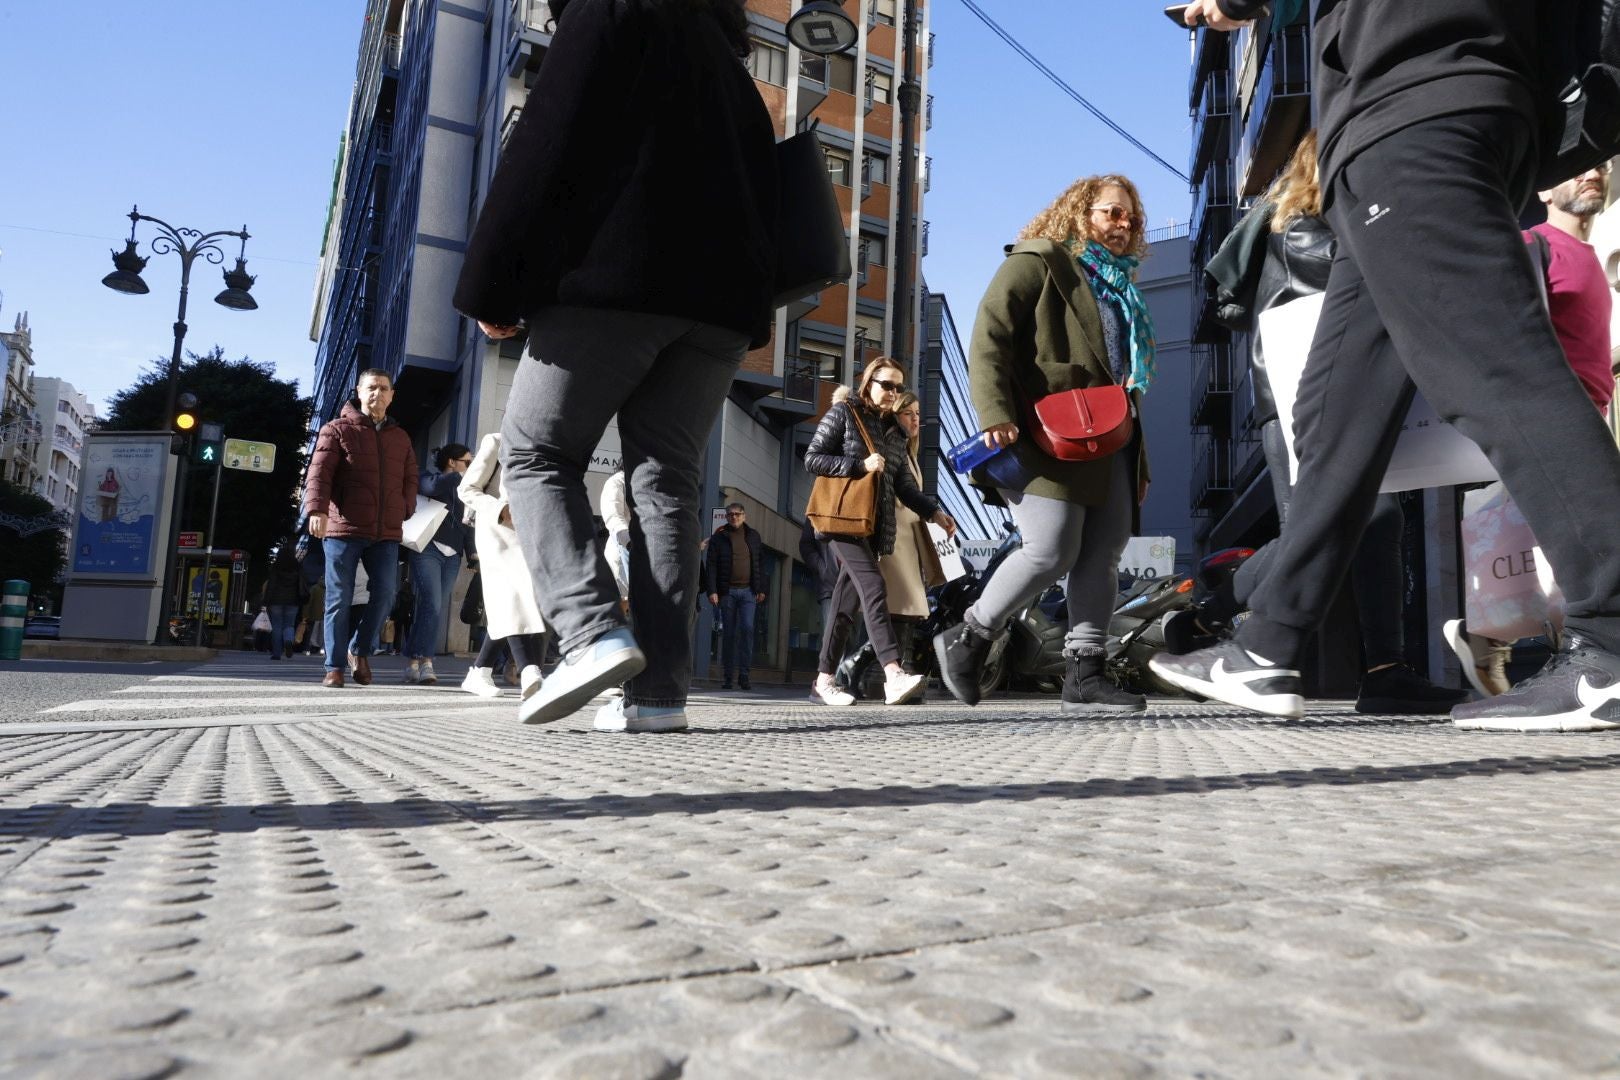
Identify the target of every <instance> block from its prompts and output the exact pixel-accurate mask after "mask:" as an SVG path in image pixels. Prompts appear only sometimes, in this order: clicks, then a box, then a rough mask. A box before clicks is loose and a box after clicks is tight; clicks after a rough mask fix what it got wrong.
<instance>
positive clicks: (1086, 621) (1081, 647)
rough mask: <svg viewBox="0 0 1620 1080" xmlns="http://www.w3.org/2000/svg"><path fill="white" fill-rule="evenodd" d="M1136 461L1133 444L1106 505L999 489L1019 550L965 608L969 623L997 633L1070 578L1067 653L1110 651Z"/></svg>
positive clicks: (1121, 459)
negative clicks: (1019, 538) (1110, 627)
mask: <svg viewBox="0 0 1620 1080" xmlns="http://www.w3.org/2000/svg"><path fill="white" fill-rule="evenodd" d="M1135 461H1136V444H1135V442H1132V443H1131V444H1130V445H1129V446H1127V447H1126V448H1125V449H1124V450H1121V451H1120V452H1119V453H1117V454H1115V455H1114V474H1113V477H1112V482H1111V483H1110V484H1109V488H1108V501H1107V502H1106V503H1104V504H1103V505H1102V506H1081V505H1080V504H1079V503H1072V502H1065V501H1063V500H1061V499H1047V498H1042V497H1041V496H1039V495H1025V494H1023V493H1022V492H1016V491H1011V492H1009V491H1004V492H1002V495H1003V496H1005V497H1006V499H1007V503H1008V505H1010V506H1011V507H1012V516H1013V521H1014V522H1015V523H1016V524H1017V525H1018V531H1019V532H1020V533H1022V534H1023V537H1024V546H1023V547H1021V548H1019V549H1018V550H1017V551H1015V552H1013V553H1012V554H1011V555H1009V556H1007V558H1006V559H1004V560H1002V563H1001V565H1000V566H999V567H997V568H996V572H995V573H994V574H992V575H991V577H990V580H989V582H988V583H986V584H985V587H984V592H983V593H981V594H980V595H979V599H978V600H977V601H976V602H975V603H974V605H973V606H972V607H971V608H969V609H968V613H967V617H968V619H969V620H971V621H972V623H973V624H974V625H975V626H977V627H978V628H979V629H981V630H986V631H990V632H991V633H996V634H999V633H1000V632H1001V630H1002V628H1003V627H1004V626H1006V624H1007V620H1008V619H1010V618H1012V616H1013V614H1014V613H1015V612H1017V611H1019V610H1020V609H1022V608H1023V607H1024V606H1025V605H1027V604H1029V603H1031V602H1033V601H1034V600H1035V598H1036V597H1038V596H1040V595H1041V593H1043V592H1045V591H1046V588H1047V586H1049V585H1051V584H1052V583H1053V582H1055V581H1057V580H1058V578H1060V577H1063V576H1064V575H1067V576H1068V580H1067V581H1066V582H1065V583H1064V586H1063V588H1064V594H1065V596H1066V598H1067V602H1068V608H1069V633H1068V636H1067V637H1066V638H1065V639H1064V642H1063V648H1064V651H1065V652H1067V653H1069V654H1071V655H1086V654H1092V655H1095V654H1096V653H1098V652H1100V651H1101V650H1103V649H1105V648H1107V641H1108V621H1109V619H1110V618H1111V617H1112V615H1113V613H1114V602H1115V600H1116V599H1117V598H1118V596H1119V558H1120V556H1121V555H1123V554H1124V553H1125V543H1126V541H1128V540H1129V539H1130V538H1131V502H1132V500H1133V499H1135V497H1136V470H1135V468H1134V465H1135Z"/></svg>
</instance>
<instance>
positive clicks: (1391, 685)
mask: <svg viewBox="0 0 1620 1080" xmlns="http://www.w3.org/2000/svg"><path fill="white" fill-rule="evenodd" d="M1467 699H1468V691H1466V690H1452V689H1450V688H1448V687H1444V686H1436V685H1434V683H1432V682H1430V681H1429V680H1428V679H1426V678H1424V677H1423V676H1422V675H1419V674H1418V673H1417V672H1416V671H1413V670H1412V669H1411V668H1409V667H1407V666H1406V665H1405V664H1395V665H1394V666H1392V667H1387V668H1379V669H1378V670H1377V671H1369V672H1368V673H1367V674H1365V675H1363V676H1362V677H1361V691H1360V693H1358V694H1357V695H1356V712H1358V713H1386V714H1393V715H1397V716H1433V715H1437V714H1439V713H1446V712H1450V711H1451V707H1452V706H1453V705H1460V704H1462V702H1464V701H1466V700H1467Z"/></svg>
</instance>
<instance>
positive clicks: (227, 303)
mask: <svg viewBox="0 0 1620 1080" xmlns="http://www.w3.org/2000/svg"><path fill="white" fill-rule="evenodd" d="M143 221H146V222H150V223H151V224H152V226H153V227H154V228H155V229H156V230H157V235H156V236H154V237H152V240H151V248H152V253H153V254H155V255H167V254H169V253H170V252H173V253H174V254H176V255H178V256H180V307H179V310H178V312H177V313H176V315H175V317H174V352H173V354H172V355H171V356H170V357H169V373H168V378H167V389H166V397H165V400H164V403H163V418H164V423H169V422H170V421H171V419H172V418H173V416H174V406H175V396H176V394H177V392H178V387H179V382H180V352H181V343H182V342H183V341H184V340H185V337H186V297H187V295H188V294H189V293H190V291H191V264H192V263H193V262H195V261H196V259H197V257H198V256H199V255H200V256H202V258H203V259H205V260H207V261H208V262H211V263H213V264H214V265H215V266H220V265H223V264H224V262H225V252H224V251H223V250H221V248H220V246H219V245H220V241H221V240H222V239H223V238H225V237H227V236H233V237H235V238H237V239H238V240H240V241H241V242H242V246H241V249H240V250H239V252H238V254H237V256H236V267H235V269H232V270H226V271H224V277H225V289H224V290H223V291H222V292H221V293H220V294H219V295H218V296H216V297H214V302H215V303H217V304H219V305H220V306H221V307H226V308H229V309H231V310H232V311H252V310H254V309H255V308H257V307H258V306H259V304H258V301H256V300H254V299H253V297H252V296H251V295H249V293H248V290H249V289H251V288H252V287H253V280H254V279H253V275H251V274H249V273H248V272H247V258H246V256H247V242H248V231H247V226H246V225H244V226H242V228H241V229H218V230H216V231H214V232H208V233H205V232H200V231H198V230H196V229H183V228H176V227H175V226H173V225H170V224H169V223H168V222H167V221H164V220H162V219H161V218H155V217H152V216H151V215H150V214H143V213H141V208H140V207H139V206H135V207H131V208H130V211H129V239H128V240H126V241H125V242H124V250H123V251H115V252H113V253H112V260H113V272H112V273H110V274H108V275H107V276H106V277H104V278H102V279H101V283H102V284H103V285H105V286H107V288H109V289H111V290H113V291H114V292H121V293H125V294H128V295H130V296H142V295H145V294H146V293H148V292H150V291H151V290H150V289H149V288H148V287H147V284H146V282H145V281H144V280H143V279H142V278H141V271H142V270H144V269H146V263H147V260H146V259H144V258H142V257H141V255H140V253H139V252H138V251H137V250H136V243H135V228H136V226H137V225H139V224H140V223H141V222H143ZM185 478H186V459H185V457H184V456H183V455H182V456H181V458H180V472H179V476H178V478H177V482H176V483H175V485H174V497H173V500H172V502H171V510H172V513H171V514H170V515H169V544H168V548H167V549H166V550H165V551H164V553H163V596H162V607H161V608H160V610H159V613H158V625H157V630H156V631H155V632H154V633H153V635H152V640H153V642H154V643H155V644H160V645H161V644H162V643H163V632H164V630H165V629H167V627H168V625H169V615H170V612H171V610H172V608H171V607H170V603H171V601H172V598H173V592H172V590H171V588H170V584H171V582H170V578H172V577H173V576H174V561H175V549H176V548H177V547H178V546H179V541H180V512H181V508H182V507H183V506H184V505H185V504H184V502H183V494H182V493H183V492H184V491H185V486H186V484H185ZM208 542H209V543H213V542H214V538H213V537H209V538H208Z"/></svg>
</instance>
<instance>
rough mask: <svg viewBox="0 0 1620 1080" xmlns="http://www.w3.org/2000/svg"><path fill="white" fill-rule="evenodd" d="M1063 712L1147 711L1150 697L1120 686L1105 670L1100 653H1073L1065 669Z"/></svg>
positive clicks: (1075, 713) (1068, 713) (1066, 714)
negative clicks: (1085, 654) (1114, 682)
mask: <svg viewBox="0 0 1620 1080" xmlns="http://www.w3.org/2000/svg"><path fill="white" fill-rule="evenodd" d="M1062 709H1063V714H1064V715H1065V716H1074V715H1080V714H1085V713H1140V712H1147V698H1145V697H1143V696H1142V695H1141V694H1132V693H1129V692H1127V691H1125V690H1121V689H1120V688H1119V687H1117V686H1115V685H1114V684H1113V682H1112V681H1111V680H1110V679H1109V678H1108V677H1107V676H1106V675H1104V674H1103V658H1102V657H1101V656H1071V657H1068V658H1067V663H1066V665H1065V668H1064V672H1063V705H1062Z"/></svg>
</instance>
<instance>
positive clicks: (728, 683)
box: [720, 675, 731, 690]
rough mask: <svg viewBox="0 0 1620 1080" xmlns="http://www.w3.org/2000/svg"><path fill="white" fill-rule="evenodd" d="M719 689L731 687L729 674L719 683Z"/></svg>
mask: <svg viewBox="0 0 1620 1080" xmlns="http://www.w3.org/2000/svg"><path fill="white" fill-rule="evenodd" d="M720 689H722V690H730V689H731V676H729V675H727V676H726V681H725V682H723V683H721V684H720Z"/></svg>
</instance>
